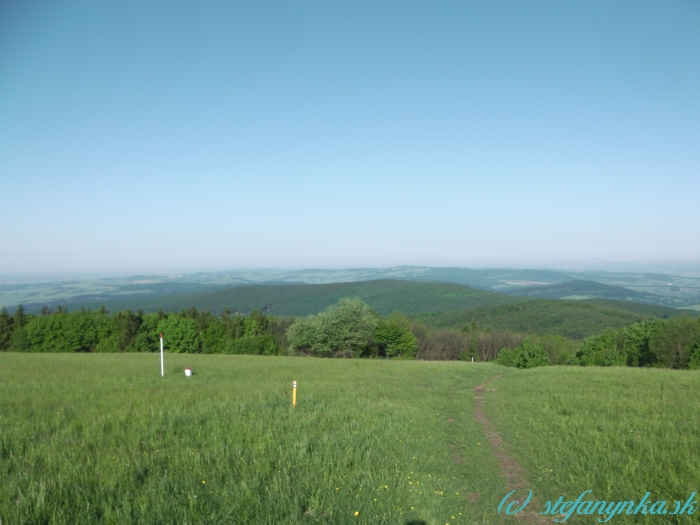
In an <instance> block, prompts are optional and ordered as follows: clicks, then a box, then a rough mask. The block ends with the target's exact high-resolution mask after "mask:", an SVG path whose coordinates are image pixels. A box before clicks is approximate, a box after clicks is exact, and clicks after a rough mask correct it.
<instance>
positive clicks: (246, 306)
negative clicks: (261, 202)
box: [68, 280, 525, 316]
mask: <svg viewBox="0 0 700 525" xmlns="http://www.w3.org/2000/svg"><path fill="white" fill-rule="evenodd" d="M342 297H359V298H360V299H362V300H363V301H365V302H366V303H367V304H369V305H370V306H372V307H373V308H374V309H375V310H377V312H378V313H379V314H380V315H386V314H390V313H391V312H393V311H400V312H404V313H409V314H415V313H425V312H440V311H445V310H456V309H463V308H476V307H480V306H491V305H499V304H508V303H515V302H521V301H523V300H525V299H522V298H520V297H513V296H509V295H505V294H500V293H495V292H487V291H483V290H475V289H473V288H470V287H468V286H462V285H459V284H450V283H426V282H412V281H398V280H383V281H363V282H355V283H334V284H277V285H254V286H236V287H232V288H225V289H223V290H215V291H212V292H207V293H200V294H191V295H180V296H168V297H162V296H161V297H147V296H146V297H138V296H137V297H134V296H131V297H124V298H115V297H111V298H110V299H109V300H106V301H104V304H105V306H106V307H107V309H108V310H110V311H118V310H125V309H132V310H136V309H138V308H142V309H143V310H145V311H157V310H159V309H163V310H164V311H178V310H180V309H183V308H184V309H187V308H189V307H191V306H194V307H196V308H197V309H198V310H211V311H212V312H221V311H222V310H223V309H224V308H228V309H229V310H231V311H239V312H244V313H246V312H250V311H251V310H257V309H263V310H264V311H266V312H267V313H269V314H270V315H276V316H286V315H294V316H302V315H309V314H316V313H318V312H320V311H321V310H323V309H324V308H327V307H328V306H330V305H332V304H334V303H336V302H337V301H338V300H339V299H340V298H342ZM75 307H79V306H78V305H77V304H76V305H70V304H68V308H69V309H75ZM93 307H98V308H99V306H97V305H94V304H93Z"/></svg>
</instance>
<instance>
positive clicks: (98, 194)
mask: <svg viewBox="0 0 700 525" xmlns="http://www.w3.org/2000/svg"><path fill="white" fill-rule="evenodd" d="M0 184H1V186H0V188H1V193H0V203H1V206H2V211H3V216H4V227H3V228H2V229H1V230H0V273H32V272H44V273H46V272H75V273H77V272H93V273H94V272H102V273H105V272H175V271H198V270H219V269H228V268H231V269H234V268H304V267H316V268H319V267H326V268H339V267H361V266H365V267H367V266H370V267H377V266H390V265H402V264H405V265H408V264H419V265H434V266H467V267H480V266H493V265H506V266H507V265H517V266H523V265H531V266H551V265H559V264H569V263H572V262H576V261H603V262H606V261H607V262H610V263H611V264H612V263H615V262H621V261H626V262H635V263H655V262H667V261H700V227H699V226H700V206H699V205H698V197H700V3H698V2H696V1H685V2H683V1H677V2H674V1H669V2H643V1H634V2H607V1H606V2H603V1H592V2H553V1H552V2H522V1H517V2H465V1H459V2H411V1H400V2H340V1H333V2H327V1H324V2H245V3H243V2H172V1H168V2H165V1H163V2H129V1H119V2H75V1H64V2H34V3H32V4H31V5H29V3H26V2H19V1H16V2H3V3H1V4H0Z"/></svg>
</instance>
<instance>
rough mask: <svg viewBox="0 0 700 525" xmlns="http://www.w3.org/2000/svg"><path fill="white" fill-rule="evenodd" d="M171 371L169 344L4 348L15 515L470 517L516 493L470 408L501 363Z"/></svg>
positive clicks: (1, 398) (4, 479)
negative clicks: (107, 350) (62, 350)
mask: <svg viewBox="0 0 700 525" xmlns="http://www.w3.org/2000/svg"><path fill="white" fill-rule="evenodd" d="M185 366H190V367H192V368H193V370H194V371H195V373H196V375H194V376H193V377H191V378H185V377H184V374H182V368H183V367H185ZM166 371H167V372H166V377H165V378H161V377H159V363H158V356H157V354H148V355H145V354H110V355H107V354H95V355H85V354H82V355H80V354H7V353H0V432H1V436H2V439H0V457H1V458H2V461H0V520H2V523H46V524H49V523H51V524H53V523H55V524H64V523H71V524H75V525H77V524H88V523H144V524H150V523H256V524H270V525H272V524H280V523H285V524H295V523H304V524H309V523H328V524H331V523H332V524H341V525H342V524H351V523H352V524H357V523H380V524H394V523H406V522H408V521H410V520H412V519H413V520H419V519H422V520H425V521H426V522H427V523H430V524H434V523H440V524H442V523H450V524H469V525H471V524H473V523H475V522H477V521H480V519H481V516H483V515H484V514H486V513H489V514H493V511H494V505H493V501H495V499H496V498H498V497H499V495H500V494H501V493H503V492H504V491H505V489H506V487H505V485H504V484H503V482H502V480H500V479H499V478H498V474H497V473H498V468H497V466H496V464H495V461H494V460H493V458H491V457H490V455H489V454H488V452H486V451H485V449H483V448H481V447H476V446H474V443H477V442H479V443H483V442H485V440H484V436H483V434H482V432H481V429H480V428H479V427H478V425H475V424H474V422H473V420H472V417H471V411H472V407H473V393H472V391H471V389H472V388H473V387H474V386H475V385H477V384H480V383H481V382H483V381H484V380H486V379H488V378H490V377H493V376H494V375H495V374H496V373H497V371H498V369H497V367H494V366H491V365H476V366H475V365H471V364H467V363H454V362H453V363H445V362H442V363H437V362H432V363H431V362H406V361H404V362H401V361H386V360H377V359H373V360H345V359H338V360H330V359H326V360H323V359H311V358H282V357H268V358H266V357H254V356H204V355H166ZM292 380H297V381H298V384H299V390H298V394H299V395H298V407H297V408H296V410H293V409H292V408H291V407H290V398H291V388H290V387H291V382H292ZM456 455H459V456H460V458H461V460H463V461H461V460H460V461H455V459H454V456H456ZM469 493H479V494H481V495H482V497H481V498H480V499H479V500H478V501H476V502H475V503H471V502H470V501H469V499H468V494H469ZM307 511H310V513H311V514H312V516H304V513H306V512H307ZM355 512H359V515H358V517H357V518H356V517H355V516H354V513H355ZM453 516H454V518H453Z"/></svg>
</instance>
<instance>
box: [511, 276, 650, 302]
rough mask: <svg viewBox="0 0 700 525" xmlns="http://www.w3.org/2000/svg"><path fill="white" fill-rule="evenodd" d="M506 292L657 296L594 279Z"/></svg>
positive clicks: (566, 296)
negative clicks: (594, 280)
mask: <svg viewBox="0 0 700 525" xmlns="http://www.w3.org/2000/svg"><path fill="white" fill-rule="evenodd" d="M505 293H507V294H510V295H518V296H520V297H531V298H533V299H572V300H577V299H579V300H580V299H613V300H617V301H630V302H645V303H651V304H654V302H655V298H656V296H654V295H653V294H650V293H644V292H636V291H634V290H630V289H629V288H624V287H622V286H615V285H611V284H603V283H597V282H593V281H567V282H564V283H556V284H548V285H543V286H524V287H522V288H515V289H510V290H507V291H505Z"/></svg>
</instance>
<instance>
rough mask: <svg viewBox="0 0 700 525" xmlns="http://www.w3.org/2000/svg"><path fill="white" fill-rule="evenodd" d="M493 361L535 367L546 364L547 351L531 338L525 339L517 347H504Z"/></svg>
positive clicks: (504, 364) (513, 365) (518, 366)
mask: <svg viewBox="0 0 700 525" xmlns="http://www.w3.org/2000/svg"><path fill="white" fill-rule="evenodd" d="M494 362H495V363H497V364H499V365H503V366H512V367H515V368H535V367H538V366H546V365H547V364H548V357H547V352H545V351H544V348H542V345H541V344H539V343H535V342H534V341H532V340H531V339H525V340H524V341H523V344H522V345H520V346H518V347H517V348H514V349H510V348H504V349H503V350H501V351H500V352H499V353H498V356H497V357H496V359H495V360H494Z"/></svg>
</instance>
